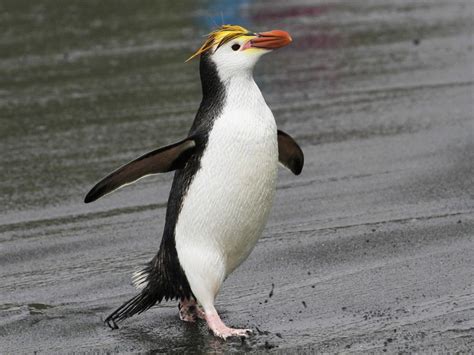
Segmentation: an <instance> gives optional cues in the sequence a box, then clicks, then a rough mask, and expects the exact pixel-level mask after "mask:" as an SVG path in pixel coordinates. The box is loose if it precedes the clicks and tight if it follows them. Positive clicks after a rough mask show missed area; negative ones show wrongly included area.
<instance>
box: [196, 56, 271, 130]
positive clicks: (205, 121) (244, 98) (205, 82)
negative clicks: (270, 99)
mask: <svg viewBox="0 0 474 355" xmlns="http://www.w3.org/2000/svg"><path fill="white" fill-rule="evenodd" d="M199 71H200V75H201V85H202V101H201V105H200V107H199V110H198V113H197V115H196V119H195V121H194V124H193V127H192V129H191V130H192V131H195V130H196V129H198V128H199V127H207V129H209V125H212V123H213V121H214V120H215V119H216V118H217V117H218V116H219V115H220V114H221V112H222V110H223V108H224V106H226V107H228V106H235V108H236V109H238V108H248V109H254V108H257V107H258V106H259V105H260V106H261V105H264V106H266V103H265V100H264V99H263V96H262V93H261V92H260V89H259V88H258V86H257V84H256V83H255V81H254V79H253V72H252V70H249V71H246V72H241V73H238V74H237V73H234V75H230V76H225V75H223V73H219V70H218V69H217V67H216V64H215V63H214V62H213V61H212V60H211V58H210V57H209V55H208V54H207V53H204V54H202V55H201V61H200V65H199Z"/></svg>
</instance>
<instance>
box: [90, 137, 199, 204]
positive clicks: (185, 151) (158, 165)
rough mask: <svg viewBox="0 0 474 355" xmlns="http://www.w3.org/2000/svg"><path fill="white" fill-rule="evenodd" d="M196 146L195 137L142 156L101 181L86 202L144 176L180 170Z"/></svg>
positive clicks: (91, 191)
mask: <svg viewBox="0 0 474 355" xmlns="http://www.w3.org/2000/svg"><path fill="white" fill-rule="evenodd" d="M196 146H197V143H196V140H195V139H194V138H193V137H188V138H186V139H184V140H182V141H180V142H178V143H174V144H171V145H168V146H166V147H162V148H158V149H156V150H153V151H151V152H149V153H147V154H145V155H142V156H141V157H139V158H137V159H135V160H133V161H131V162H130V163H128V164H125V165H124V166H122V167H120V168H118V169H117V170H115V171H114V172H113V173H111V174H110V175H108V176H106V177H105V178H103V179H102V180H101V181H99V182H98V183H97V184H96V185H95V186H94V187H93V188H92V189H91V190H90V191H89V192H88V193H87V195H86V198H85V199H84V202H85V203H89V202H93V201H95V200H97V199H98V198H100V197H102V196H104V195H106V194H108V193H110V192H112V191H114V190H116V189H118V188H119V187H121V186H124V185H127V184H131V183H132V182H134V181H137V180H138V179H140V178H142V177H144V176H147V175H151V174H157V173H164V172H167V171H172V170H176V169H180V168H182V167H184V165H185V164H186V162H187V160H188V159H189V157H190V156H191V155H192V153H193V152H194V151H195V148H196Z"/></svg>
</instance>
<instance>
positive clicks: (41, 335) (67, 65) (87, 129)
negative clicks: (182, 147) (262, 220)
mask: <svg viewBox="0 0 474 355" xmlns="http://www.w3.org/2000/svg"><path fill="white" fill-rule="evenodd" d="M473 8H474V6H473V3H472V2H471V1H469V0H465V1H462V0H453V1H442V0H439V1H437V0H431V1H427V0H416V1H402V0H395V1H371V0H369V1H362V0H361V1H353V0H351V1H349V0H345V1H343V0H340V1H339V0H334V1H316V0H315V1H307V0H296V1H291V2H288V1H282V0H277V1H266V0H264V1H205V0H203V1H168V0H165V1H151V0H149V1H145V0H140V1H125V0H123V1H121V0H114V1H112V0H100V1H99V0H86V1H82V0H81V1H75V0H69V1H59V0H51V1H49V0H40V1H27V0H15V1H11V0H0V151H1V152H2V154H0V167H1V169H0V278H1V280H2V281H1V282H0V344H1V345H0V349H2V348H3V350H4V351H6V352H16V351H17V350H19V349H20V350H24V351H26V352H31V351H35V350H39V351H45V352H50V351H58V352H62V351H72V350H78V349H79V350H94V349H96V350H102V351H149V352H154V351H165V350H175V351H191V350H199V351H203V352H208V351H217V352H219V351H223V352H225V351H245V350H258V349H259V350H264V349H276V348H280V349H290V348H291V349H293V351H296V350H301V351H308V350H309V351H330V352H337V351H368V350H372V351H376V352H378V351H382V350H385V351H387V350H388V351H392V352H394V351H428V352H430V351H455V350H459V351H463V350H465V351H467V350H468V349H472V346H473V332H472V329H473V327H474V324H473V323H472V320H473V319H474V296H473V288H472V280H473V277H474V270H473V266H472V265H474V263H473V262H474V260H473V255H474V253H473V249H474V245H473V244H474V242H473V240H474V238H473V233H474V232H473V224H474V221H473V220H474V218H473V216H474V213H473V211H474V203H473V201H474V187H473V181H474V180H473V173H474V168H473V163H472V162H473V161H474V119H473V108H474V107H473V79H474V68H473V63H474V61H473V60H474V56H473V37H472V36H473ZM223 23H231V24H240V25H243V26H245V27H248V28H249V29H251V30H253V31H264V30H271V29H283V30H286V31H288V32H290V34H291V35H292V37H293V40H294V42H293V43H292V44H291V46H288V47H287V48H284V49H282V50H279V51H276V52H274V53H272V54H271V55H268V56H265V57H264V58H263V59H262V60H261V62H260V63H259V64H258V65H257V68H256V72H255V78H256V81H257V83H258V85H259V86H260V88H261V90H262V92H263V94H264V96H265V98H266V100H267V103H268V104H269V106H270V107H271V109H272V110H273V112H274V115H275V118H276V121H277V124H278V126H279V128H281V129H283V130H284V131H286V132H288V133H289V134H291V135H292V136H293V137H295V139H296V140H297V141H298V142H299V143H300V145H301V146H302V148H303V150H304V152H305V159H306V165H305V170H304V171H303V174H302V175H301V176H299V177H294V176H292V175H291V174H290V173H288V172H287V171H284V170H282V171H280V182H279V185H278V193H277V198H276V201H275V208H274V210H273V213H272V216H271V218H270V221H269V224H268V227H267V229H266V231H265V232H264V236H263V238H262V241H261V242H260V243H259V244H258V246H257V248H256V250H255V252H254V253H253V254H252V255H251V257H250V258H249V260H248V261H247V262H246V263H245V264H244V265H243V266H242V267H241V268H240V269H239V270H238V271H236V273H235V275H232V276H231V277H230V279H229V280H228V281H227V283H226V284H225V286H224V289H223V292H222V295H221V296H220V298H219V307H220V308H218V309H220V310H221V311H222V312H223V314H224V318H225V319H226V320H227V322H230V324H232V325H235V326H247V327H252V328H254V329H255V327H256V326H257V327H258V329H259V330H258V332H257V336H256V337H254V338H252V339H251V340H249V341H247V342H244V343H240V341H238V342H230V343H227V344H226V343H222V342H220V341H216V340H215V339H213V338H212V337H211V336H210V335H208V333H207V330H206V329H205V327H204V326H203V325H199V326H198V327H192V326H188V325H183V324H181V323H180V322H179V320H178V317H177V312H176V308H175V304H174V303H169V304H164V305H163V306H160V308H157V309H153V310H151V311H149V312H147V313H146V314H144V315H141V316H137V317H134V318H133V319H131V320H130V321H128V322H127V323H126V324H124V327H123V328H121V329H120V330H119V331H115V332H111V331H110V330H108V329H106V328H105V327H104V326H103V324H102V322H101V318H103V317H104V316H106V315H107V314H108V313H109V312H111V311H112V310H113V309H114V308H115V307H116V306H118V305H119V304H121V302H123V301H125V300H126V299H127V298H128V297H131V296H132V295H133V294H134V292H135V291H134V289H133V287H132V286H131V285H130V280H129V277H130V275H131V273H132V271H133V270H134V269H135V268H136V267H139V266H140V265H141V264H143V263H144V262H146V261H148V260H149V259H150V258H151V257H152V256H153V255H154V253H155V252H156V250H157V248H158V245H159V240H160V238H161V231H162V228H163V222H164V213H165V206H166V201H167V195H168V192H169V188H170V182H171V179H172V176H171V174H165V175H159V176H154V177H150V178H147V179H145V180H142V181H140V183H139V184H136V185H134V186H130V187H127V188H125V189H123V190H120V191H119V192H117V193H115V194H113V195H110V196H107V197H106V198H104V199H102V200H100V201H98V202H97V203H94V204H92V205H84V204H83V203H82V200H83V197H84V195H85V193H86V192H87V191H88V190H89V188H91V187H92V186H93V184H94V183H95V182H96V181H97V180H98V179H100V178H101V177H102V176H104V175H105V174H106V173H108V172H110V171H111V170H113V169H115V168H116V167H118V166H120V165H122V164H123V163H124V162H127V161H129V160H130V159H132V158H134V157H136V156H138V155H141V154H143V153H145V152H147V151H149V150H152V149H154V148H156V147H158V146H161V145H165V144H169V143H172V142H175V141H177V140H179V139H182V138H183V137H184V136H185V135H186V133H187V131H188V129H189V127H190V125H191V123H192V120H193V118H194V114H195V112H196V110H197V107H198V105H199V102H200V80H199V73H198V60H193V61H190V62H188V63H184V61H185V60H186V59H187V58H188V57H189V56H190V55H191V54H192V53H193V52H194V51H195V50H196V49H197V48H198V47H199V46H200V45H201V42H202V41H203V39H204V37H203V36H204V35H205V34H207V33H209V32H210V31H211V30H212V29H213V28H214V27H216V26H218V25H220V24H223ZM272 288H274V293H273V294H274V296H272V297H269V292H270V289H272Z"/></svg>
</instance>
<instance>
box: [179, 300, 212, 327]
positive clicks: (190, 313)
mask: <svg viewBox="0 0 474 355" xmlns="http://www.w3.org/2000/svg"><path fill="white" fill-rule="evenodd" d="M178 309H179V318H180V319H181V320H182V321H184V322H192V323H194V322H195V321H196V320H197V318H200V319H205V316H204V311H203V310H202V309H201V307H199V305H198V304H197V302H196V300H195V299H194V298H190V299H187V298H183V299H181V300H180V301H179V303H178Z"/></svg>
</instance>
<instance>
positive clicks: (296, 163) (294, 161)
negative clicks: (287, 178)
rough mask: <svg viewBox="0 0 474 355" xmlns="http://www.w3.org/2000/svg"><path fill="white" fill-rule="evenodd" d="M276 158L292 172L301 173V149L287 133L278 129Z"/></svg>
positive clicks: (302, 160)
mask: <svg viewBox="0 0 474 355" xmlns="http://www.w3.org/2000/svg"><path fill="white" fill-rule="evenodd" d="M278 160H279V161H280V163H282V164H283V165H284V166H285V167H287V168H288V169H290V170H291V171H292V173H293V174H295V175H299V174H301V171H302V170H303V165H304V155H303V151H302V150H301V148H300V146H299V145H298V144H297V143H296V142H295V140H294V139H293V138H291V137H290V135H289V134H286V133H285V132H283V131H280V130H278Z"/></svg>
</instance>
